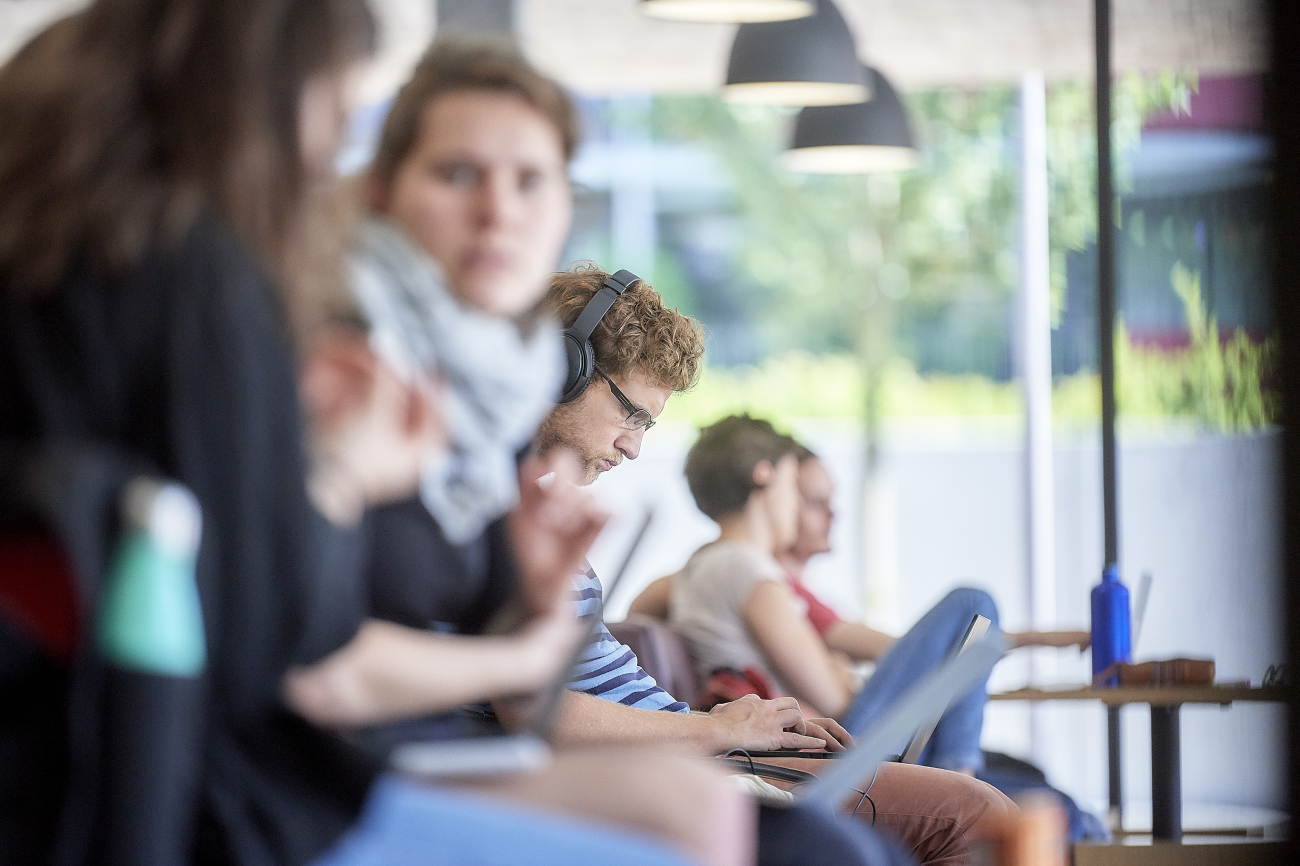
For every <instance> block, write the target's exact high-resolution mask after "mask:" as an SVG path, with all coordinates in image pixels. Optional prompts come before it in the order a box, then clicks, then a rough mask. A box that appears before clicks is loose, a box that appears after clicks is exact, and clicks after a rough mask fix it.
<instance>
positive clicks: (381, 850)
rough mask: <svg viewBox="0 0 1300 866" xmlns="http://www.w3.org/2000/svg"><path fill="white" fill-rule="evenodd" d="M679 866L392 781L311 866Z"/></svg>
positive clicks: (610, 837)
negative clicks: (523, 865) (572, 865)
mask: <svg viewBox="0 0 1300 866" xmlns="http://www.w3.org/2000/svg"><path fill="white" fill-rule="evenodd" d="M517 863H529V864H540V866H562V864H569V863H590V864H600V866H606V864H609V863H620V864H622V863H630V864H635V866H683V864H684V861H683V859H682V858H680V857H678V856H676V855H674V854H673V853H672V852H670V851H669V850H668V849H667V848H665V847H664V846H663V845H662V844H661V843H659V842H657V841H655V840H654V839H650V838H647V837H644V836H637V835H635V834H633V833H629V832H625V831H617V830H609V829H606V828H604V827H601V826H597V825H595V824H586V823H583V822H582V821H579V820H577V819H573V818H562V817H556V816H551V815H540V814H537V813H534V812H529V811H527V810H525V809H522V808H519V807H516V806H506V805H501V804H499V803H497V802H494V801H492V800H488V799H485V798H483V797H481V796H476V795H474V794H471V793H467V792H465V791H459V790H447V789H441V788H435V787H432V786H430V785H424V784H420V783H418V782H413V781H410V780H408V779H404V778H402V777H400V776H393V775H389V776H384V777H382V778H380V779H379V781H378V782H376V783H375V786H374V788H373V789H372V790H371V792H370V797H369V798H368V799H367V801H366V806H365V810H364V811H363V812H362V814H361V818H360V819H359V820H358V821H357V823H356V824H355V825H353V827H352V829H350V830H349V831H348V832H347V833H346V834H345V835H344V836H343V838H342V839H340V840H339V842H338V843H337V844H336V845H335V846H334V847H333V848H331V849H330V850H329V851H327V852H325V853H324V854H323V855H321V856H320V857H318V858H317V859H316V860H314V861H313V862H312V866H444V864H446V866H459V864H474V866H498V864H499V866H507V864H510V866H513V864H517Z"/></svg>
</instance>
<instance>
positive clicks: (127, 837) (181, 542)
mask: <svg viewBox="0 0 1300 866" xmlns="http://www.w3.org/2000/svg"><path fill="white" fill-rule="evenodd" d="M121 509H122V530H121V533H120V534H119V536H118V539H117V545H116V547H115V549H114V551H113V558H112V561H111V562H110V565H109V570H108V575H107V582H106V584H105V587H104V592H103V595H102V596H101V598H100V608H99V617H98V621H97V625H98V646H99V649H100V653H101V656H102V658H103V660H104V675H103V679H102V681H101V682H102V688H101V689H100V691H99V704H98V710H99V728H100V731H99V740H98V742H99V744H100V749H101V759H100V761H99V779H98V785H97V787H98V791H99V797H98V801H97V803H98V813H97V815H96V816H95V818H94V822H93V826H94V828H95V829H94V832H93V835H92V841H91V843H90V844H91V845H92V846H93V848H92V851H91V852H90V856H89V857H88V862H95V863H102V864H123V866H126V864H130V866H177V864H180V863H185V862H187V861H188V859H189V857H190V856H191V854H192V850H191V849H192V848H193V842H194V839H193V827H194V821H195V815H196V814H197V812H198V807H197V803H198V798H199V793H200V786H201V768H202V763H201V757H202V754H203V730H204V726H203V718H204V715H203V708H204V682H203V678H202V674H203V670H204V666H205V664H206V661H207V659H206V656H207V651H206V643H205V641H204V634H203V614H202V609H201V608H200V605H199V593H198V587H197V585H196V583H195V562H196V559H197V554H198V549H199V536H200V533H201V528H202V527H201V518H200V512H199V504H198V500H196V499H195V497H194V494H193V493H191V492H190V491H189V490H187V489H186V488H185V487H182V486H181V485H179V484H176V483H173V482H168V481H165V480H162V479H157V478H149V477H138V478H136V479H134V480H133V481H131V482H130V483H129V484H127V485H126V488H125V490H124V492H123V495H122V501H121Z"/></svg>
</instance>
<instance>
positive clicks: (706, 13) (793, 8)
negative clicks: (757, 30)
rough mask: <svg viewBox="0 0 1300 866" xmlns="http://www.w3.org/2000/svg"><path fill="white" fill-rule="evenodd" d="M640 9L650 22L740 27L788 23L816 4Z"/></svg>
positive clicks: (702, 0) (792, 1)
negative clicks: (700, 22)
mask: <svg viewBox="0 0 1300 866" xmlns="http://www.w3.org/2000/svg"><path fill="white" fill-rule="evenodd" d="M639 6H640V8H641V11H642V12H643V13H645V14H646V15H648V16H650V17H651V18H666V19H669V20H672V21H712V22H722V23H733V22H734V23H737V24H747V23H752V22H755V21H788V20H789V19H791V18H804V17H806V16H808V15H811V14H813V12H814V11H816V8H815V6H814V5H813V0H641V2H640V4H639Z"/></svg>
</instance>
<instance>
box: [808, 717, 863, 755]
mask: <svg viewBox="0 0 1300 866" xmlns="http://www.w3.org/2000/svg"><path fill="white" fill-rule="evenodd" d="M803 723H804V731H803V732H804V733H805V734H807V735H808V736H810V737H817V738H819V739H821V740H824V741H825V742H826V751H828V752H842V751H844V750H845V749H851V748H853V735H852V734H850V733H849V732H848V731H846V730H844V727H843V726H842V725H840V723H839V722H837V721H835V720H834V719H804V720H803Z"/></svg>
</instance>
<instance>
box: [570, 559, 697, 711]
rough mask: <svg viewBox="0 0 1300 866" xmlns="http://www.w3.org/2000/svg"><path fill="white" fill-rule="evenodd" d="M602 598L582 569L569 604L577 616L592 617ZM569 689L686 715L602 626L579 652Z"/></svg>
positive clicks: (590, 575)
mask: <svg viewBox="0 0 1300 866" xmlns="http://www.w3.org/2000/svg"><path fill="white" fill-rule="evenodd" d="M603 594H604V593H603V591H602V589H601V585H600V578H598V577H596V572H594V571H592V569H591V566H590V565H586V567H585V568H584V569H583V571H582V572H580V573H579V574H578V575H577V576H576V577H575V578H574V589H573V601H574V605H575V607H576V608H577V613H578V616H586V615H587V614H591V613H595V612H596V611H597V610H598V609H599V607H600V603H601V596H602V595H603ZM569 688H570V689H572V690H573V691H575V692H586V693H587V694H589V695H594V696H596V697H598V698H603V699H604V700H607V701H614V702H615V703H619V704H623V705H624V706H628V707H636V708H637V709H640V710H670V711H672V712H674V713H686V712H690V707H688V706H687V705H686V704H685V703H683V702H682V701H679V700H676V699H675V698H674V697H673V696H672V695H670V694H668V692H666V691H664V690H663V689H661V688H659V685H658V683H656V682H655V681H654V677H652V676H650V675H649V674H648V673H646V672H645V671H643V670H642V669H641V665H640V663H639V662H638V661H637V658H636V653H634V652H632V650H630V649H628V648H627V647H626V646H624V645H623V644H621V643H619V642H618V640H617V639H615V637H614V636H613V635H612V634H610V633H609V629H607V628H605V624H604V623H601V624H600V628H599V630H598V631H597V633H596V638H595V640H593V641H592V642H591V643H590V644H589V645H588V646H587V648H586V649H585V650H583V653H582V657H581V658H580V659H579V661H578V666H577V669H576V671H575V672H574V677H573V679H571V680H570V681H569Z"/></svg>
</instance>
